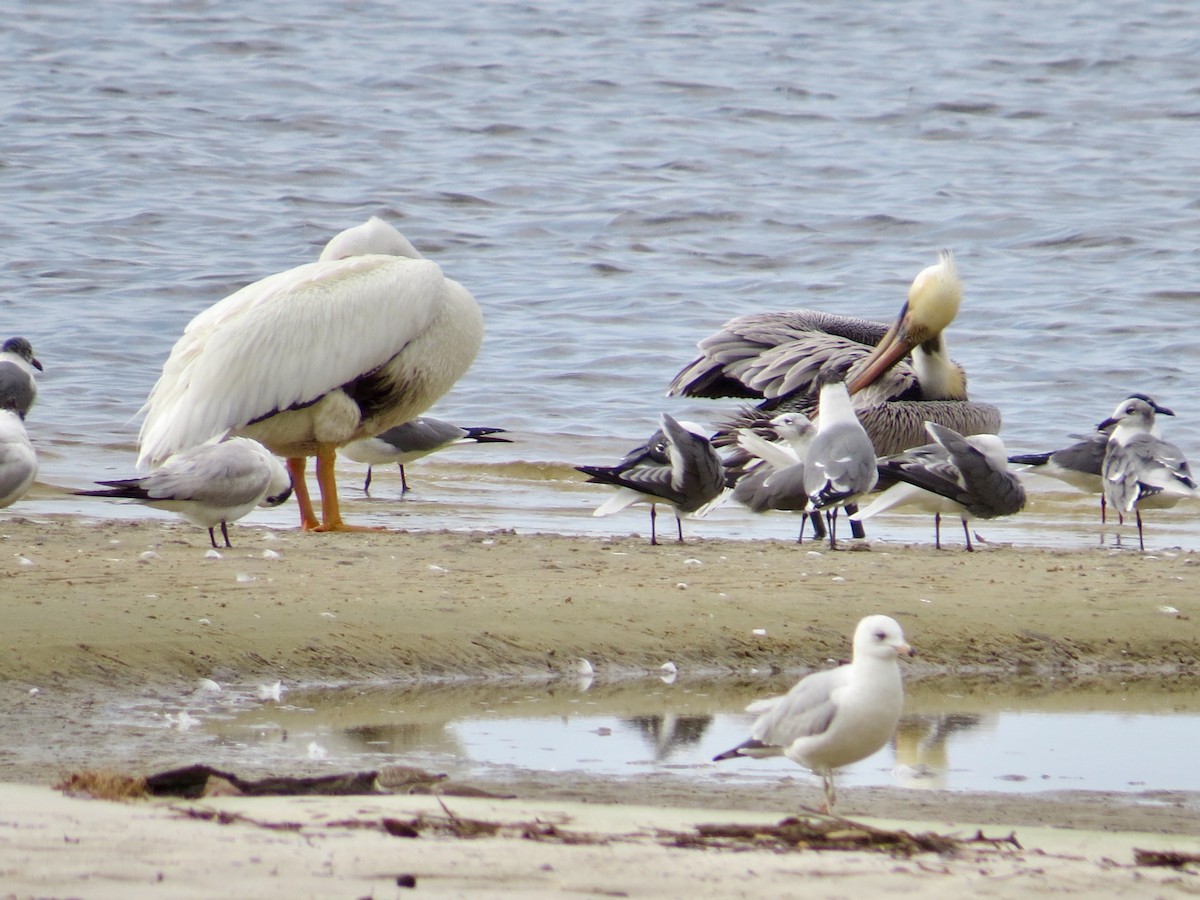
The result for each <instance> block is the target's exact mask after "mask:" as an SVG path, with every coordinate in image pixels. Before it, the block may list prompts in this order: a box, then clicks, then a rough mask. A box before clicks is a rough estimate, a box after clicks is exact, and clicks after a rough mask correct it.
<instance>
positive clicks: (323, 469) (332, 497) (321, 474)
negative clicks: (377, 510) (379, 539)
mask: <svg viewBox="0 0 1200 900" xmlns="http://www.w3.org/2000/svg"><path fill="white" fill-rule="evenodd" d="M336 460H337V448H335V447H328V448H326V447H322V448H321V449H319V450H318V451H317V485H318V487H320V488H321V518H322V519H323V521H322V522H321V524H320V525H317V526H315V528H314V529H313V530H314V531H386V529H384V528H371V527H369V526H366V525H347V524H346V523H345V522H343V521H342V513H341V510H340V509H339V507H338V495H337V479H336V478H335V477H334V472H333V464H334V462H335V461H336Z"/></svg>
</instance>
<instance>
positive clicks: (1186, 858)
mask: <svg viewBox="0 0 1200 900" xmlns="http://www.w3.org/2000/svg"><path fill="white" fill-rule="evenodd" d="M1133 862H1134V864H1135V865H1138V866H1167V867H1170V868H1175V869H1182V868H1183V867H1184V866H1186V865H1200V853H1182V852H1180V851H1178V850H1140V849H1137V848H1134V851H1133Z"/></svg>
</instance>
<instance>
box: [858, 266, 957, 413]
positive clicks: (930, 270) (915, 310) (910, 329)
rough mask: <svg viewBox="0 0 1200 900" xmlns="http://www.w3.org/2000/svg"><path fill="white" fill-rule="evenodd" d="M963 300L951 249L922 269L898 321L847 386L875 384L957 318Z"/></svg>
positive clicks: (915, 279)
mask: <svg viewBox="0 0 1200 900" xmlns="http://www.w3.org/2000/svg"><path fill="white" fill-rule="evenodd" d="M960 303H962V281H961V280H960V279H959V277H958V269H957V268H955V266H954V257H953V255H952V254H951V253H950V251H949V250H943V251H942V252H941V254H939V258H938V261H937V263H935V264H934V265H932V266H928V267H926V268H924V269H922V270H921V272H920V273H919V274H918V275H917V277H916V278H914V279H913V283H912V284H911V285H910V286H909V288H908V300H907V301H906V302H905V304H904V308H903V309H901V310H900V315H899V317H898V318H897V319H896V322H895V324H894V325H892V327H891V328H890V329H888V332H887V334H885V335H884V336H883V339H882V340H881V341H880V342H879V344H878V345H877V346H876V347H875V350H874V352H872V353H871V355H870V356H869V357H868V358H867V364H866V366H865V367H864V368H863V370H862V372H861V373H860V374H859V375H858V377H856V378H855V379H854V380H853V381H852V382H851V383H850V384H849V385H847V387H848V388H849V390H850V393H851V394H854V393H856V392H858V391H861V390H862V389H863V388H865V387H867V386H868V385H870V384H873V383H874V382H875V381H876V380H877V379H878V378H879V376H880V375H882V374H883V373H884V372H886V371H887V370H888V369H890V368H891V367H892V366H894V365H895V364H896V363H897V362H898V361H899V360H900V359H901V358H903V357H904V356H905V355H907V354H908V353H910V352H911V351H912V349H913V348H914V347H916V346H918V345H920V344H928V343H930V342H932V341H936V340H937V339H938V338H939V336H940V335H941V333H942V330H943V329H944V328H945V327H946V326H947V325H949V324H950V323H951V322H953V321H954V317H955V316H956V315H958V307H959V304H960Z"/></svg>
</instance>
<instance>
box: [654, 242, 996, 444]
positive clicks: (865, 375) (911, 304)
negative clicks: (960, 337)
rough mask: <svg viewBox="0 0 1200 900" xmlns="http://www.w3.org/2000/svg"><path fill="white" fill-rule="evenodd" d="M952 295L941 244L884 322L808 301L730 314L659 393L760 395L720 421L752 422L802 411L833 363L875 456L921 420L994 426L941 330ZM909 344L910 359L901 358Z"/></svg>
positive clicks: (910, 439) (952, 273) (950, 312)
mask: <svg viewBox="0 0 1200 900" xmlns="http://www.w3.org/2000/svg"><path fill="white" fill-rule="evenodd" d="M961 302H962V281H961V279H960V278H959V275H958V270H957V268H956V267H955V265H954V259H953V257H952V256H951V254H950V253H949V252H943V253H942V254H941V256H940V258H939V261H938V262H937V263H936V264H935V265H932V266H929V267H927V268H925V269H923V270H922V271H921V272H920V273H919V274H918V275H917V277H916V278H915V279H914V280H913V282H912V285H911V286H910V287H909V290H908V300H907V302H905V304H904V306H903V308H902V309H901V310H900V315H899V316H898V317H897V319H896V321H895V322H894V323H893V324H891V325H890V326H889V325H888V324H887V323H886V322H873V321H870V320H868V319H860V318H855V317H852V316H840V315H832V314H830V313H823V312H818V311H816V310H790V311H786V312H771V313H754V314H751V315H745V316H739V317H737V318H735V319H731V320H730V321H728V322H726V323H725V325H724V326H722V328H721V330H720V331H718V332H717V333H716V334H713V335H711V336H709V337H706V338H704V339H703V340H702V341H700V343H699V344H698V345H697V346H698V347H699V349H700V355H699V356H698V357H697V358H696V359H694V360H692V362H690V363H688V364H687V365H686V366H684V367H683V369H682V370H680V372H679V374H677V375H676V376H675V378H674V380H672V382H671V385H670V387H669V388H668V390H667V395H668V396H688V397H713V398H719V397H743V398H753V399H760V400H761V401H762V402H761V403H760V404H759V405H758V407H756V408H753V409H748V410H745V411H743V412H742V413H740V414H739V415H738V416H737V417H736V418H735V419H734V420H733V421H732V422H730V424H729V430H730V431H731V432H736V429H737V428H742V427H755V428H756V429H758V428H762V427H763V426H764V425H765V422H766V420H767V419H769V418H770V417H771V416H773V415H775V414H776V413H778V412H782V411H786V410H798V411H800V412H803V413H805V414H806V415H809V416H811V415H812V414H813V410H814V407H815V405H816V395H817V376H818V375H819V374H820V373H821V372H823V371H827V370H834V371H836V372H841V373H844V375H845V378H846V381H847V385H848V387H849V389H850V393H851V394H852V395H853V396H854V405H855V411H856V412H857V414H858V417H859V420H860V421H861V422H862V424H863V427H864V428H866V430H867V434H869V435H870V437H871V441H872V443H873V444H874V446H875V453H876V455H877V456H889V455H891V454H893V453H899V452H900V451H901V450H907V449H908V448H909V447H915V446H918V445H920V444H924V443H925V442H926V440H927V438H926V435H925V422H926V420H929V421H933V422H937V423H938V424H941V425H946V426H948V427H950V428H953V429H954V430H955V431H958V432H960V433H962V434H978V433H982V432H987V433H992V434H995V433H997V432H998V431H999V430H1000V411H999V410H998V409H996V407H994V406H992V405H990V404H986V403H976V402H973V401H970V400H968V399H967V380H966V374H965V372H964V371H963V369H962V367H961V366H959V365H958V364H957V363H954V362H953V361H951V359H950V358H949V356H948V354H947V351H946V339H945V335H944V330H945V328H946V327H947V326H948V325H949V324H950V323H951V322H952V321H954V317H955V316H956V315H957V314H958V308H959V305H960V303H961ZM910 352H911V355H912V359H911V362H909V361H907V360H906V359H904V357H905V356H906V355H907V354H909V353H910ZM724 442H729V443H732V442H733V439H732V438H729V439H728V440H727V441H719V443H724Z"/></svg>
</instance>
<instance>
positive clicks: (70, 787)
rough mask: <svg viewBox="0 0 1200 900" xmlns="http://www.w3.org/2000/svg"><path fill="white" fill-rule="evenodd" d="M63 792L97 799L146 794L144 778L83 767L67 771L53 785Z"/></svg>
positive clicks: (141, 796)
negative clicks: (79, 769) (78, 770)
mask: <svg viewBox="0 0 1200 900" xmlns="http://www.w3.org/2000/svg"><path fill="white" fill-rule="evenodd" d="M54 789H55V790H56V791H62V792H63V793H64V794H72V795H79V794H86V795H87V796H89V797H94V798H96V799H97V800H141V799H142V798H144V797H146V796H148V791H147V789H146V779H145V778H139V777H137V776H134V775H126V774H124V773H123V772H116V771H113V770H111V769H84V770H83V771H80V772H69V773H68V774H66V775H64V776H63V777H62V780H61V781H59V782H58V783H57V784H56V785H54Z"/></svg>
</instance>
